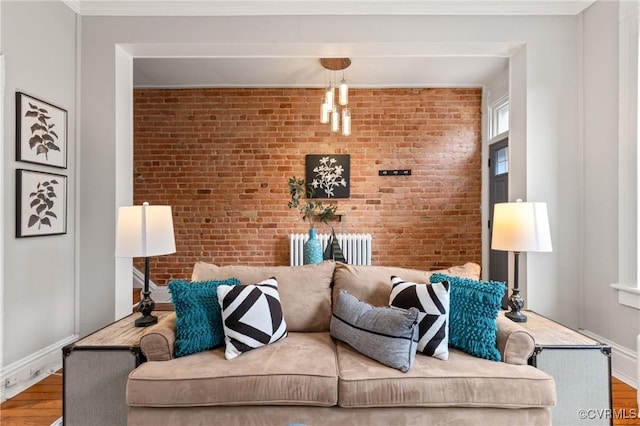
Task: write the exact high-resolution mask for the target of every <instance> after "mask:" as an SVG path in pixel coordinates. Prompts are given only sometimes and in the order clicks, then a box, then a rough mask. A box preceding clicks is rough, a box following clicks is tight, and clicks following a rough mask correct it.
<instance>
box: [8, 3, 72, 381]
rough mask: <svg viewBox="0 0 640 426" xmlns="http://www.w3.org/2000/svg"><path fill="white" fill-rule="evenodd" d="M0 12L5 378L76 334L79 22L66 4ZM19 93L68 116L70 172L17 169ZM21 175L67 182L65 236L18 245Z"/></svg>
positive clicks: (33, 167) (24, 240)
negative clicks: (56, 177)
mask: <svg viewBox="0 0 640 426" xmlns="http://www.w3.org/2000/svg"><path fill="white" fill-rule="evenodd" d="M0 8H1V9H2V13H1V27H2V38H1V40H2V54H3V56H4V59H5V97H4V99H3V107H4V108H3V109H4V117H3V118H4V123H5V126H4V132H3V140H4V144H3V151H4V152H3V155H2V157H1V158H2V165H1V167H2V169H1V170H2V180H3V181H4V185H3V186H2V189H3V191H2V198H1V201H0V202H2V204H3V208H2V211H3V216H4V217H3V224H2V226H3V230H4V232H3V233H2V243H3V245H4V250H3V256H2V259H1V261H2V268H0V270H2V271H3V274H2V291H3V306H2V328H3V333H2V336H3V341H2V344H3V345H2V362H3V363H2V372H3V374H7V373H8V372H10V373H11V374H14V373H15V374H17V371H18V370H19V368H18V367H19V364H20V363H21V362H22V361H23V360H25V359H28V358H29V357H36V358H37V357H38V355H39V354H40V355H42V357H43V359H44V358H47V357H48V353H41V352H42V351H45V352H50V351H51V348H52V345H53V346H55V345H56V344H57V343H59V344H60V345H62V344H63V343H64V342H68V341H69V339H72V338H73V336H74V334H75V330H74V328H75V327H74V321H75V315H74V309H75V283H76V279H75V274H74V268H75V254H76V253H75V249H76V246H75V235H76V217H75V203H76V198H75V190H76V186H75V183H76V181H75V170H76V167H75V160H76V156H75V152H76V151H75V146H76V137H75V127H76V119H75V112H76V107H75V102H76V16H75V14H74V13H73V12H72V11H71V10H70V9H69V8H68V7H67V6H65V5H64V4H63V3H62V2H49V1H44V2H14V1H2V2H1V4H0ZM16 91H23V92H26V93H29V94H31V95H33V96H35V97H37V98H40V99H43V100H46V101H48V102H51V103H53V104H55V105H58V106H60V107H62V108H64V109H66V110H67V112H68V135H67V137H68V151H67V152H68V168H67V169H66V170H63V169H56V168H52V167H46V166H41V165H35V164H29V163H22V162H17V161H15V135H16V132H15V122H16V121H15V92H16ZM17 168H26V169H31V170H39V171H50V172H53V173H59V174H64V175H66V176H67V177H68V181H67V183H68V189H67V202H68V204H67V234H66V235H57V236H47V237H34V238H15V215H16V214H15V208H16V206H15V203H16V202H15V197H16V195H15V191H16V169H17ZM59 358H60V362H61V353H60V354H59Z"/></svg>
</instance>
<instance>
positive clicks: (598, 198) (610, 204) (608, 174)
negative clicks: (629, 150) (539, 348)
mask: <svg viewBox="0 0 640 426" xmlns="http://www.w3.org/2000/svg"><path fill="white" fill-rule="evenodd" d="M583 37H584V88H585V90H584V173H583V182H584V184H583V186H584V188H583V191H584V206H583V208H582V211H583V215H584V216H583V218H584V219H583V220H584V225H583V228H582V230H583V243H582V250H583V256H584V268H583V274H582V277H581V280H582V283H583V285H582V294H581V304H582V326H583V327H584V328H585V329H586V330H589V331H590V332H593V333H595V334H596V335H598V336H603V337H605V338H606V339H607V340H608V341H609V342H610V343H612V344H614V345H615V346H614V352H613V361H614V366H615V365H616V364H618V365H621V364H622V363H626V364H628V365H629V367H627V368H624V370H625V371H628V370H630V369H631V367H632V364H633V357H634V354H633V353H630V354H628V355H627V354H625V352H626V351H625V349H624V348H627V349H632V350H635V345H636V343H635V342H636V336H637V335H638V334H640V311H639V310H637V309H633V308H630V307H627V306H624V305H621V304H619V303H618V299H617V290H615V289H613V288H611V287H610V284H611V283H616V282H618V280H619V277H618V255H619V253H618V201H619V200H618V149H617V142H618V119H619V111H618V109H619V108H618V82H619V79H618V72H619V67H618V59H619V55H618V4H617V3H616V2H598V3H596V4H595V5H594V6H592V7H591V8H589V9H588V10H586V11H585V13H584V30H583ZM637 261H638V259H637V258H636V259H635V262H636V264H637ZM618 347H621V348H620V350H617V349H618ZM635 358H636V359H635V362H637V353H636V354H635ZM620 369H621V370H622V368H620ZM629 375H631V376H632V377H633V376H635V374H632V373H631V372H630V373H629ZM636 380H637V378H636Z"/></svg>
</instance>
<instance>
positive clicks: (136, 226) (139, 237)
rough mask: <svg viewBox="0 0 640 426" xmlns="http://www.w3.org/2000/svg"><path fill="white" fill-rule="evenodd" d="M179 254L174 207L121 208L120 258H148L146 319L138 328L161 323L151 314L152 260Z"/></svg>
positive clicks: (118, 228) (144, 298)
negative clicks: (172, 212) (165, 255)
mask: <svg viewBox="0 0 640 426" xmlns="http://www.w3.org/2000/svg"><path fill="white" fill-rule="evenodd" d="M175 252H176V242H175V238H174V234H173V217H172V215H171V207H170V206H150V205H149V203H144V204H143V205H142V206H131V207H120V208H119V209H118V222H117V225H116V253H115V256H116V257H144V289H143V291H142V300H141V301H140V304H139V305H138V310H139V311H140V312H141V313H142V317H140V318H138V319H137V320H136V322H135V324H136V327H146V326H149V325H152V324H155V323H156V322H158V318H157V317H155V316H153V315H151V312H152V311H153V309H154V308H155V303H154V301H153V300H152V299H151V297H150V294H151V293H150V291H149V257H150V256H160V255H163V254H171V253H175Z"/></svg>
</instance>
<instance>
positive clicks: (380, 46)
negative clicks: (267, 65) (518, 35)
mask: <svg viewBox="0 0 640 426" xmlns="http://www.w3.org/2000/svg"><path fill="white" fill-rule="evenodd" d="M520 45H521V44H520V43H516V42H494V43H471V42H464V43H452V42H446V43H437V42H433V43H358V44H350V43H341V44H326V43H323V44H314V43H305V44H300V43H279V44H272V43H265V44H252V43H238V44H229V43H220V44H204V43H203V44H176V43H173V44H164V43H156V44H140V43H136V44H127V43H121V44H118V46H119V47H120V48H122V49H124V51H126V52H127V53H128V54H130V55H131V56H133V57H135V58H296V57H297V58H320V57H343V56H347V57H350V58H352V59H353V58H410V57H458V56H467V57H509V56H510V55H511V53H512V51H513V49H515V48H517V47H518V46H520Z"/></svg>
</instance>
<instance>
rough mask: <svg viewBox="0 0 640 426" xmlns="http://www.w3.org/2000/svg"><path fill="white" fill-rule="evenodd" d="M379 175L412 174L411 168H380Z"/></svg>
mask: <svg viewBox="0 0 640 426" xmlns="http://www.w3.org/2000/svg"><path fill="white" fill-rule="evenodd" d="M378 176H411V169H405V170H378Z"/></svg>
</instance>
